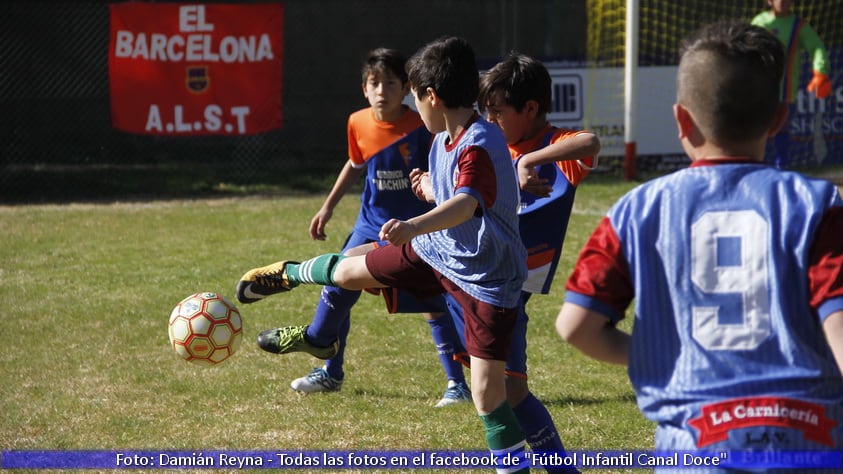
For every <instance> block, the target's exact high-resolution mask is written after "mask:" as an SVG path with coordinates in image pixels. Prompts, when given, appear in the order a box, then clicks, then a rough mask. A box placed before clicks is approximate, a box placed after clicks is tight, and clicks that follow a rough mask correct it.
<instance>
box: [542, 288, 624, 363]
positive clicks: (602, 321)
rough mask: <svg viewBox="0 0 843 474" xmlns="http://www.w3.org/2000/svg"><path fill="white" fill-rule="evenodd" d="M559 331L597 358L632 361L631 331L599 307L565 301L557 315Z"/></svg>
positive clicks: (614, 361)
mask: <svg viewBox="0 0 843 474" xmlns="http://www.w3.org/2000/svg"><path fill="white" fill-rule="evenodd" d="M556 332H557V333H559V336H560V337H561V338H562V339H563V340H565V341H566V342H568V343H569V344H571V345H572V346H574V347H576V348H577V349H579V350H580V352H582V353H583V354H585V355H587V356H589V357H591V358H593V359H597V360H600V361H603V362H609V363H612V364H618V365H624V366H625V365H627V364H628V363H629V340H630V336H629V334H627V333H625V332H623V331H621V330H619V329H617V328H616V327H615V326H614V325H613V324H611V322H610V320H609V318H607V317H606V316H604V315H603V314H601V313H598V312H597V311H594V310H590V309H587V308H584V307H582V306H579V305H577V304H574V303H564V304H563V305H562V309H561V310H560V311H559V316H557V318H556Z"/></svg>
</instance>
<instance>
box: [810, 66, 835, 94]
mask: <svg viewBox="0 0 843 474" xmlns="http://www.w3.org/2000/svg"><path fill="white" fill-rule="evenodd" d="M807 90H808V92H813V93H814V94H816V95H817V98H818V99H825V98H826V97H828V96H830V95H831V79H829V78H828V76H826V75H825V74H823V73H821V72H819V71H814V77H813V79H811V82H809V83H808V88H807Z"/></svg>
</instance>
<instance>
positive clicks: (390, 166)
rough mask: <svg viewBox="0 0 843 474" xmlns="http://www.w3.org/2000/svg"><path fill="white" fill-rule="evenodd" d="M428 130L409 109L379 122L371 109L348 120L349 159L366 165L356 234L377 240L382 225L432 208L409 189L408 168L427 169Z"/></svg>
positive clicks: (417, 115) (355, 227)
mask: <svg viewBox="0 0 843 474" xmlns="http://www.w3.org/2000/svg"><path fill="white" fill-rule="evenodd" d="M431 139H432V137H431V134H430V132H428V131H427V129H426V128H425V127H424V123H423V122H422V120H421V117H419V114H418V113H417V112H415V111H413V110H410V109H409V108H408V109H407V110H406V111H405V112H404V115H402V116H401V118H400V119H398V120H397V121H395V122H383V121H380V120H377V119H376V118H375V115H374V111H373V110H372V108H371V107H369V108H365V109H362V110H359V111H357V112H354V113H353V114H351V115H350V116H349V118H348V159H349V160H350V161H351V164H352V166H354V167H355V168H358V169H359V168H362V167H364V166H365V167H367V171H366V183H365V184H364V187H363V193H362V194H361V196H360V200H361V206H360V213H359V214H358V216H357V222H356V223H355V225H354V230H353V232H354V233H357V234H359V235H361V236H363V237H364V238H365V239H368V240H378V233H379V232H380V230H381V227H382V226H383V224H384V223H385V222H386V221H387V220H389V219H392V218H396V219H409V218H411V217H415V216H418V215H421V214H424V213H425V212H427V211H429V210H430V209H431V208H432V206H431V205H430V204H429V203H426V202H423V201H421V200H419V199H418V198H417V197H416V196H415V194H413V192H412V189H411V187H410V178H409V175H410V170H412V169H413V168H419V169H422V170H427V169H428V153H429V151H430V143H431Z"/></svg>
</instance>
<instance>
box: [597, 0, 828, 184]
mask: <svg viewBox="0 0 843 474" xmlns="http://www.w3.org/2000/svg"><path fill="white" fill-rule="evenodd" d="M586 3H587V11H588V29H587V31H588V37H587V57H588V64H589V72H588V74H587V77H586V82H587V86H588V87H586V88H585V90H586V97H585V109H586V113H585V116H586V122H585V126H587V127H590V128H592V129H593V130H594V131H595V133H598V135H600V137H601V141H603V144H604V147H603V148H604V151H603V152H601V156H612V155H614V156H623V157H624V158H623V160H622V161H623V163H622V164H619V165H617V166H623V167H624V170H625V175H626V176H627V178H631V177H633V176H634V175H635V174H636V173H637V172H639V171H663V170H669V169H672V168H676V167H681V166H684V165H685V164H687V158H685V157H684V153H683V152H682V150H681V147H680V145H679V142H678V140H677V139H676V126H675V125H674V122H673V116H672V105H673V103H674V102H675V91H676V86H675V71H676V65H677V64H678V59H679V55H678V48H679V43H680V41H681V39H682V38H683V37H685V36H686V35H688V34H689V33H691V32H692V31H693V30H695V29H697V28H699V27H700V26H702V25H703V24H706V23H710V22H713V21H717V20H721V19H739V20H745V21H747V22H749V21H751V19H752V18H753V17H754V16H755V15H756V14H758V13H760V12H762V11H764V10H767V9H768V8H769V7H768V6H767V4H766V1H764V0H756V1H731V0H719V1H715V0H693V1H691V0H680V1H676V0H587V1H586ZM791 10H792V12H793V13H794V14H796V15H798V16H799V17H801V18H802V19H803V20H804V21H805V22H807V23H808V24H809V25H811V27H813V29H814V30H815V31H816V32H817V34H818V35H819V37H820V38H821V39H822V40H823V43H824V44H825V47H826V50H827V51H828V54H829V60H830V65H831V68H830V74H829V77H831V81H832V88H833V89H832V94H831V96H829V97H827V98H825V99H823V100H819V99H817V98H816V97H815V96H814V95H813V94H808V93H807V92H806V91H805V87H806V86H807V84H808V82H809V81H810V78H811V66H810V63H811V61H810V59H809V58H808V57H807V54H806V53H804V52H801V53H800V56H799V57H797V59H796V60H797V61H800V62H801V64H802V76H801V77H800V78H799V92H798V94H797V95H796V97H794V107H793V113H792V114H791V115H790V117H789V120H788V124H787V126H788V127H789V130H790V133H791V145H790V164H791V166H793V167H810V166H818V165H827V164H843V0H794V2H793V5H792V7H791ZM630 13H634V14H635V15H633V16H632V17H630ZM635 17H637V20H638V21H637V25H633V26H637V28H631V29H630V28H629V27H628V26H629V21H628V20H630V18H635ZM628 33H630V34H631V36H630V37H631V39H633V41H631V42H629V43H628V42H627V41H626V40H627V34H628ZM636 34H637V42H635V41H634V37H635V35H636ZM627 45H629V48H631V49H628V46H627ZM636 49H637V51H636ZM630 51H632V52H633V53H637V54H634V56H636V57H637V64H632V65H630V68H632V69H633V72H632V81H631V84H632V85H633V87H632V88H630V80H628V79H626V77H630V76H629V75H626V76H625V75H624V69H625V67H626V66H627V60H626V58H627V57H628V53H629V52H630ZM632 62H634V59H633V61H632ZM712 74H716V71H712ZM625 90H626V91H625ZM630 94H631V95H632V96H631V97H630ZM625 115H626V118H625V120H624V121H623V122H621V123H620V124H619V123H618V121H619V120H620V119H621V118H623V117H624V116H625ZM630 132H631V133H630ZM604 137H605V138H604ZM630 148H632V149H631V150H630ZM772 154H773V147H772V141H771V142H770V143H769V144H768V147H767V155H768V156H767V157H768V159H769V161H771V162H772Z"/></svg>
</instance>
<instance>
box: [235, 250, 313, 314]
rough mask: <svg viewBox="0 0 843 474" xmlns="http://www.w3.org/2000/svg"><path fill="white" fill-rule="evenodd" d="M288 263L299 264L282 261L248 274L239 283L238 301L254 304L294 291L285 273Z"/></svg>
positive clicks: (254, 269)
mask: <svg viewBox="0 0 843 474" xmlns="http://www.w3.org/2000/svg"><path fill="white" fill-rule="evenodd" d="M288 263H293V264H297V263H298V262H289V261H287V260H282V261H280V262H276V263H273V264H271V265H267V266H265V267H259V268H253V269H251V270H249V271H248V272H246V274H245V275H243V276H242V277H241V278H240V281H239V282H237V290H236V292H237V301H239V302H241V303H246V304H248V303H254V302H255V301H259V300H262V299H264V298H266V297H267V296H269V295H274V294H275V293H282V292H284V291H290V290H291V289H293V288H294V286H293V285H291V284H290V282H289V281H288V280H287V273H286V271H285V270H286V268H287V264H288Z"/></svg>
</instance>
